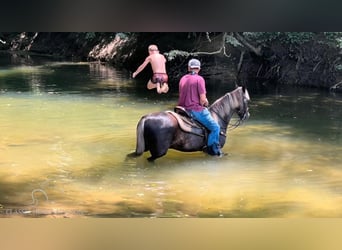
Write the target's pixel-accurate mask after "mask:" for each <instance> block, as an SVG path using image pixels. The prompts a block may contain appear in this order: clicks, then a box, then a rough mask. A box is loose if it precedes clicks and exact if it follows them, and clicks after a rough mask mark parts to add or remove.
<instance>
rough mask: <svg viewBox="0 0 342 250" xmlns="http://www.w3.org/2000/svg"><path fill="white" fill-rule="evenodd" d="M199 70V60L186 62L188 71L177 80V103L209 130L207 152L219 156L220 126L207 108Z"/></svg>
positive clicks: (203, 83)
mask: <svg viewBox="0 0 342 250" xmlns="http://www.w3.org/2000/svg"><path fill="white" fill-rule="evenodd" d="M200 70H201V62H200V61H199V60H197V59H191V60H190V61H189V62H188V71H189V73H188V74H186V75H184V76H183V77H182V78H181V79H180V81H179V101H178V105H179V106H182V107H184V108H185V109H186V110H187V111H188V112H189V113H190V114H191V116H192V117H193V118H194V119H195V120H197V121H199V122H200V123H201V124H203V126H205V127H206V128H207V129H208V130H209V136H208V141H207V153H208V154H210V155H218V156H221V155H222V152H221V149H220V144H219V136H220V126H219V125H218V123H217V122H216V121H215V120H214V119H213V118H212V116H211V114H210V112H209V111H208V109H207V107H208V105H209V102H208V99H207V97H206V88H205V80H204V78H203V77H202V76H200V75H198V72H199V71H200Z"/></svg>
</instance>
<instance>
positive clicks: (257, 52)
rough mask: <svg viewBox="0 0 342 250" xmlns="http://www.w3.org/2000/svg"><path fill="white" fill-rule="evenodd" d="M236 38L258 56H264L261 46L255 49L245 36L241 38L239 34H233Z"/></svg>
mask: <svg viewBox="0 0 342 250" xmlns="http://www.w3.org/2000/svg"><path fill="white" fill-rule="evenodd" d="M233 35H234V37H235V38H236V39H237V40H238V41H239V42H240V43H241V44H242V45H243V46H245V47H247V48H248V49H249V50H251V51H252V52H254V53H255V54H256V55H258V56H262V53H261V46H258V47H255V46H253V45H252V44H251V43H249V42H248V41H247V40H246V39H245V38H244V37H243V36H241V35H240V34H239V33H238V32H233Z"/></svg>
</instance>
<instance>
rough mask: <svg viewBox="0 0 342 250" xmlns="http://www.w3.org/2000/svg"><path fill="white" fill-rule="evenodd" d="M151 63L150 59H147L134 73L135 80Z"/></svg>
mask: <svg viewBox="0 0 342 250" xmlns="http://www.w3.org/2000/svg"><path fill="white" fill-rule="evenodd" d="M149 62H150V57H146V59H145V61H144V62H143V63H142V64H141V65H140V66H139V67H138V68H137V70H136V71H135V72H133V75H132V76H133V78H135V77H136V76H137V74H139V73H140V72H141V71H142V70H143V69H144V68H145V67H146V65H147V64H148V63H149Z"/></svg>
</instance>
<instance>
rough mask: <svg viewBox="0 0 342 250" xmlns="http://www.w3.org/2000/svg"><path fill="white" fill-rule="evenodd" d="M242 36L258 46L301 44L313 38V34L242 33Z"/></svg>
mask: <svg viewBox="0 0 342 250" xmlns="http://www.w3.org/2000/svg"><path fill="white" fill-rule="evenodd" d="M243 35H244V36H245V37H247V38H248V39H249V40H254V41H256V42H257V43H260V44H261V43H269V42H274V41H279V42H281V43H283V44H303V43H306V42H308V41H311V40H312V39H313V38H314V37H315V33H313V32H244V33H243Z"/></svg>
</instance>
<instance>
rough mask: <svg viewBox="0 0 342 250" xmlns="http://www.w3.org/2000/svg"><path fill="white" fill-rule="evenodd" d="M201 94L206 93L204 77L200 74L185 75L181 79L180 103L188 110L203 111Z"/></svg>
mask: <svg viewBox="0 0 342 250" xmlns="http://www.w3.org/2000/svg"><path fill="white" fill-rule="evenodd" d="M200 94H206V89H205V81H204V78H203V77H202V76H200V75H198V74H187V75H184V76H183V77H182V78H181V79H180V81H179V100H178V105H179V106H182V107H184V108H185V109H188V110H194V111H202V110H203V109H204V107H203V106H202V105H201V103H200Z"/></svg>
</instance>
